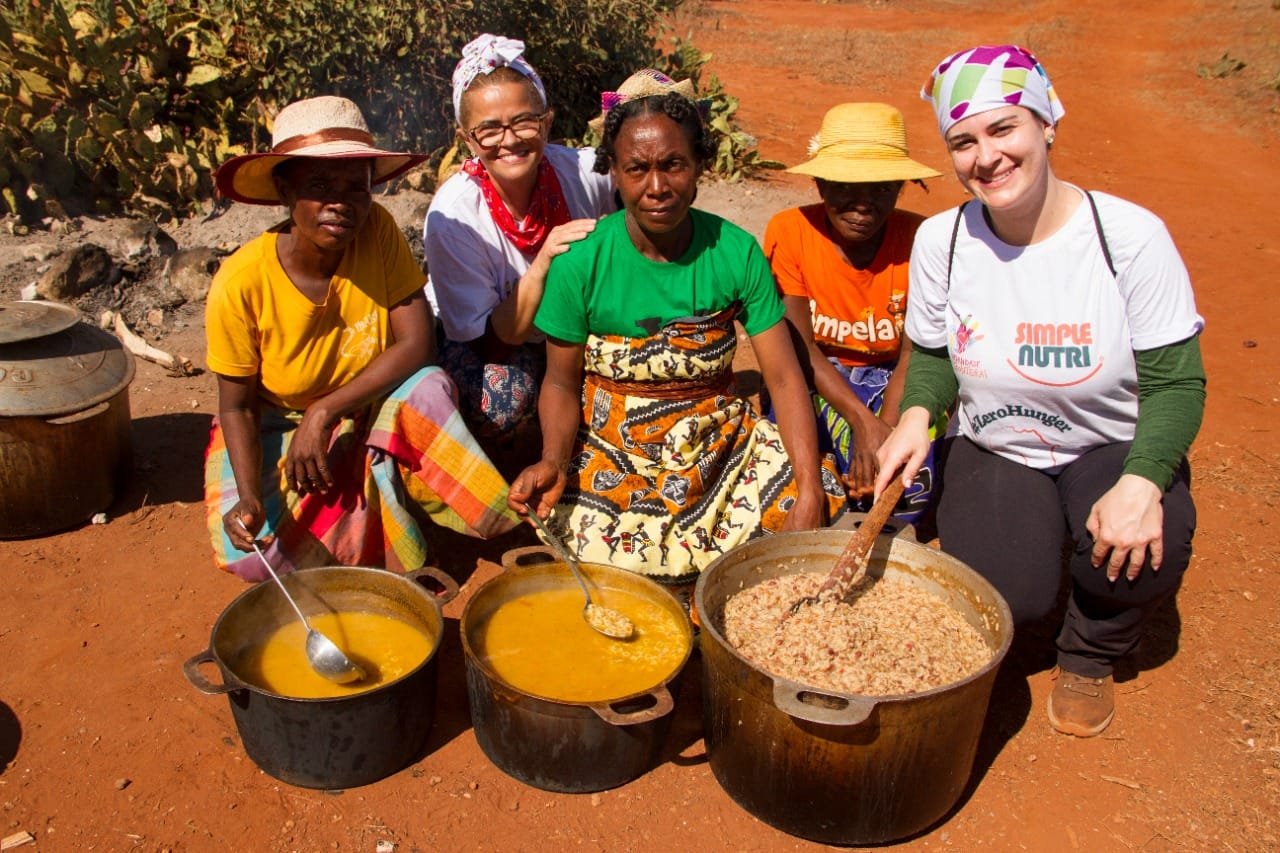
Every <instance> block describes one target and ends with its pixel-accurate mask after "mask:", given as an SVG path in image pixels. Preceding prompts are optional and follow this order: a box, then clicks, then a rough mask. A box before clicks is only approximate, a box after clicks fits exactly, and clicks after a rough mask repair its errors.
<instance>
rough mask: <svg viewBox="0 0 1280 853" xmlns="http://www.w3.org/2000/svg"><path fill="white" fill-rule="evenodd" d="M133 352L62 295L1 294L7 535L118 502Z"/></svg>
mask: <svg viewBox="0 0 1280 853" xmlns="http://www.w3.org/2000/svg"><path fill="white" fill-rule="evenodd" d="M133 374H134V362H133V356H132V355H130V354H129V353H128V352H126V351H125V350H124V347H123V346H122V345H121V343H120V341H118V340H117V339H116V338H115V337H114V336H113V335H110V334H108V333H106V332H104V331H102V330H101V329H96V328H94V327H93V326H90V325H89V324H87V323H82V322H80V312H79V311H77V310H76V309H75V308H72V307H71V306H69V305H62V304H60V303H56V302H0V539H5V538H11V537H21V536H41V535H44V534H46V533H52V532H53V531H55V530H61V529H63V528H66V527H71V526H72V525H75V524H78V523H80V522H83V521H87V520H88V519H89V518H90V517H91V516H92V515H93V514H94V513H96V512H100V511H102V510H104V509H106V508H107V507H108V506H110V505H111V502H112V500H113V499H114V498H115V496H116V495H117V494H118V492H119V491H120V490H121V488H122V487H123V485H124V482H125V480H126V478H127V476H128V474H129V470H130V467H131V465H132V438H131V426H132V424H131V420H130V416H129V383H130V382H132V381H133Z"/></svg>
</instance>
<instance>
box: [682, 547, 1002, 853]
mask: <svg viewBox="0 0 1280 853" xmlns="http://www.w3.org/2000/svg"><path fill="white" fill-rule="evenodd" d="M851 535H852V534H851V533H850V532H849V531H846V530H835V529H828V530H816V531H807V532H796V533H781V534H778V535H775V536H768V537H764V538H761V539H755V540H753V541H751V542H747V543H745V544H743V545H740V546H739V547H737V548H734V549H733V550H732V551H730V552H728V553H727V554H724V555H723V556H721V557H719V558H717V559H716V560H715V561H714V562H713V563H712V564H711V565H710V566H708V567H707V568H706V570H704V571H703V573H702V577H701V578H699V580H698V585H697V588H696V589H695V592H694V596H695V601H696V604H697V608H698V613H699V614H700V616H701V620H702V635H701V638H700V648H701V651H702V660H703V720H704V725H705V734H706V742H707V755H708V759H709V761H710V764H711V770H712V772H713V773H714V774H715V777H716V780H717V781H718V782H719V783H720V785H721V787H723V788H724V789H725V791H726V792H727V793H728V794H729V795H730V796H731V797H733V799H734V800H735V801H737V803H738V804H739V805H741V806H742V807H743V808H745V809H746V810H747V811H749V812H750V813H751V814H753V815H755V816H756V817H758V818H759V819H761V820H763V821H764V822H766V823H768V824H771V825H772V826H775V827H777V828H778V829H781V830H783V831H785V832H789V833H792V834H793V835H798V836H801V837H804V838H808V839H812V840H814V841H819V842H822V843H825V844H841V845H850V844H854V845H862V844H879V843H882V842H886V841H892V840H894V839H899V838H903V837H905V836H908V835H911V834H913V833H916V832H919V831H920V830H923V829H925V828H927V827H929V826H930V825H932V824H933V823H935V822H936V821H938V820H939V819H940V818H942V817H943V816H944V815H945V814H946V813H947V812H948V811H949V810H950V809H951V808H952V807H953V806H954V805H955V803H956V801H957V800H958V799H959V797H960V794H961V793H962V792H963V790H964V787H965V785H966V783H967V782H968V779H969V774H970V771H971V770H972V768H973V760H974V756H975V754H976V752H977V748H978V739H979V736H980V735H981V733H982V727H983V723H984V721H985V719H986V712H987V702H988V700H989V699H990V696H991V688H992V685H993V683H994V682H995V677H996V672H997V669H998V668H999V666H1000V662H1001V661H1002V660H1003V659H1004V656H1005V654H1006V653H1007V652H1008V650H1009V645H1010V643H1011V641H1012V639H1013V620H1012V616H1011V614H1010V612H1009V607H1008V605H1007V604H1006V603H1005V602H1004V599H1002V598H1001V597H1000V595H999V593H997V592H996V591H995V589H994V588H993V587H992V586H991V585H990V584H989V583H987V581H986V580H984V579H983V578H982V577H980V576H979V575H978V574H977V573H976V572H974V571H973V570H972V569H970V568H969V567H967V566H965V565H964V564H963V563H961V562H960V561H959V560H956V559H955V558H954V557H950V556H948V555H947V554H944V553H942V552H940V551H936V550H934V549H932V548H929V547H927V546H924V545H921V544H919V543H917V542H915V541H914V540H913V538H911V537H909V536H908V537H898V538H890V537H888V536H881V537H880V538H879V539H878V540H877V541H876V544H875V546H874V547H873V549H872V552H871V555H870V565H869V567H868V574H869V575H870V576H872V577H877V576H882V575H887V574H893V573H898V574H903V575H908V576H910V577H911V579H912V580H913V581H914V582H916V583H918V584H919V585H921V586H923V587H925V588H926V589H928V590H929V591H930V592H932V593H934V594H936V595H938V596H940V597H941V598H942V599H943V600H945V601H946V602H948V603H949V604H950V605H951V606H952V607H953V608H954V609H956V610H957V611H958V612H959V613H960V614H961V615H962V616H963V617H964V618H965V620H966V621H968V622H969V623H970V624H971V625H972V626H973V627H974V628H976V629H977V630H978V631H979V633H980V634H981V635H982V636H983V637H984V639H985V640H986V642H987V644H988V646H989V647H990V649H991V652H992V658H991V660H990V662H988V663H987V664H986V665H985V666H983V667H982V668H981V669H979V670H978V671H977V672H975V673H973V674H972V675H970V676H969V677H967V678H964V679H962V680H960V681H958V682H955V683H953V684H948V685H944V686H942V687H938V688H936V689H933V690H926V691H923V692H919V693H912V694H906V695H899V696H860V695H856V694H848V693H836V692H833V691H828V690H821V689H817V688H814V687H810V686H806V685H803V684H799V683H797V682H794V681H791V680H789V679H786V678H782V677H779V676H774V675H772V674H770V673H768V672H766V671H765V670H763V669H761V668H760V667H758V666H756V665H755V664H753V663H752V662H750V661H748V660H747V659H746V658H744V657H742V656H741V655H740V654H738V652H737V651H736V650H735V649H734V648H732V647H731V646H730V645H729V644H728V642H727V641H726V640H725V638H724V607H725V602H726V601H727V600H728V599H729V597H730V596H732V595H733V594H734V593H736V592H738V591H739V590H741V589H745V588H747V587H750V586H754V585H755V584H758V583H761V582H763V581H765V580H767V579H769V578H773V577H778V576H781V575H790V574H797V573H800V572H820V573H824V574H825V573H826V572H827V571H829V570H830V568H831V566H832V565H833V564H834V563H835V561H836V559H837V558H838V557H839V556H840V554H841V552H842V551H843V550H844V547H845V545H846V544H847V543H848V541H849V538H850V536H851Z"/></svg>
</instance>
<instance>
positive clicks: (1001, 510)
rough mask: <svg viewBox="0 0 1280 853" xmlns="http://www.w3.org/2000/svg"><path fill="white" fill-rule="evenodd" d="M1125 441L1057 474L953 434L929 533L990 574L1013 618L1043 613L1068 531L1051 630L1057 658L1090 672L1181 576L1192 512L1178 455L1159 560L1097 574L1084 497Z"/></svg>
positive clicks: (1110, 469)
mask: <svg viewBox="0 0 1280 853" xmlns="http://www.w3.org/2000/svg"><path fill="white" fill-rule="evenodd" d="M1129 447H1130V443H1129V442H1124V443H1121V444H1112V445H1105V446H1103V447H1098V448H1095V449H1094V450H1091V451H1089V452H1088V453H1086V454H1085V455H1083V456H1081V457H1080V458H1079V459H1077V460H1076V461H1075V462H1072V463H1071V464H1070V465H1068V466H1067V467H1066V468H1065V469H1063V470H1062V471H1061V472H1060V473H1058V474H1056V475H1053V474H1046V473H1045V472H1043V471H1038V470H1036V469H1034V468H1028V467H1027V466H1025V465H1020V464H1018V463H1016V462H1011V461H1009V460H1007V459H1005V458H1004V457H1002V456H997V455H996V454H994V453H991V452H989V451H987V450H983V449H982V448H980V447H978V446H977V445H976V444H974V443H973V442H971V441H969V440H968V439H967V438H963V437H960V438H956V439H955V440H954V441H952V442H951V447H950V448H948V452H947V453H946V460H945V462H944V463H943V468H942V494H941V497H940V499H939V503H938V537H939V540H940V542H941V545H942V549H943V550H944V551H946V552H947V553H948V554H952V555H954V556H955V557H956V558H958V559H960V560H962V561H964V562H965V563H967V564H968V565H969V566H971V567H972V568H973V569H974V570H975V571H977V572H978V573H979V574H981V575H982V576H983V577H985V578H986V579H987V580H988V581H990V582H991V584H992V585H993V586H995V588H996V589H997V590H999V591H1000V594H1001V595H1003V596H1004V598H1005V600H1006V601H1007V602H1008V603H1009V608H1010V609H1011V610H1012V611H1013V620H1014V624H1015V625H1025V624H1027V623H1030V622H1034V621H1036V620H1038V619H1040V618H1043V617H1044V616H1046V615H1047V614H1048V613H1049V611H1050V610H1051V609H1052V608H1053V606H1054V604H1055V603H1056V601H1057V597H1058V591H1059V589H1060V585H1061V580H1062V546H1063V542H1064V537H1066V536H1068V535H1069V536H1070V543H1071V555H1070V560H1069V571H1070V574H1071V597H1070V599H1069V601H1068V603H1067V612H1066V618H1065V620H1064V622H1063V625H1062V630H1061V632H1060V633H1059V635H1058V641H1057V645H1058V665H1059V666H1061V667H1062V668H1063V669H1066V670H1069V671H1071V672H1074V673H1077V674H1079V675H1084V676H1088V677H1091V678H1097V677H1102V676H1105V675H1110V674H1111V671H1112V667H1113V664H1114V662H1115V661H1116V659H1118V658H1120V657H1122V656H1124V655H1125V654H1128V653H1129V652H1130V651H1132V650H1133V648H1134V646H1136V645H1137V644H1138V640H1139V639H1141V636H1142V627H1143V624H1144V622H1145V621H1146V618H1147V617H1148V616H1149V615H1150V614H1151V612H1152V611H1153V610H1154V609H1155V607H1156V605H1158V604H1159V603H1160V602H1161V601H1162V600H1163V599H1164V598H1165V597H1166V596H1169V595H1171V594H1173V593H1174V592H1175V591H1176V590H1177V589H1178V585H1179V584H1180V583H1181V582H1182V574H1183V572H1184V571H1186V568H1187V563H1188V562H1189V561H1190V559H1191V537H1192V535H1193V534H1194V533H1195V526H1196V511H1195V505H1194V504H1193V503H1192V501H1191V492H1190V490H1189V480H1190V470H1189V469H1188V467H1187V465H1186V463H1185V461H1184V462H1183V465H1182V467H1181V468H1180V470H1179V471H1178V472H1177V474H1176V475H1175V477H1174V480H1173V484H1172V485H1171V486H1170V487H1169V489H1168V490H1167V491H1166V492H1165V493H1164V500H1163V503H1164V561H1163V563H1162V565H1161V567H1160V571H1158V572H1153V571H1152V570H1151V566H1150V564H1149V562H1148V563H1146V564H1144V565H1143V566H1142V571H1141V573H1140V574H1139V575H1138V577H1137V579H1135V580H1133V581H1129V580H1126V579H1125V577H1124V574H1123V573H1122V574H1121V576H1120V578H1119V579H1118V580H1116V581H1115V582H1110V581H1108V580H1107V575H1106V566H1105V563H1104V564H1103V566H1101V567H1099V568H1096V569H1095V568H1094V567H1093V565H1092V564H1091V563H1090V552H1091V551H1092V549H1093V537H1092V536H1090V535H1089V532H1088V531H1087V530H1086V529H1085V522H1086V521H1087V520H1088V518H1089V511H1090V509H1092V507H1093V504H1094V503H1095V502H1096V501H1097V500H1098V499H1099V498H1100V497H1102V495H1103V494H1104V493H1105V492H1106V491H1107V490H1108V489H1110V488H1111V487H1112V486H1113V485H1115V482H1116V480H1117V479H1119V477H1120V474H1121V469H1122V468H1123V465H1124V460H1125V457H1126V456H1127V455H1128V452H1129Z"/></svg>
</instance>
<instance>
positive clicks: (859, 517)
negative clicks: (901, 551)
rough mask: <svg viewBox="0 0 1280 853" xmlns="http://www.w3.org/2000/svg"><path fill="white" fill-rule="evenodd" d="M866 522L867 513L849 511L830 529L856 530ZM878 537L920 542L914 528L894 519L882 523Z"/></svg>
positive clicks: (912, 525)
mask: <svg viewBox="0 0 1280 853" xmlns="http://www.w3.org/2000/svg"><path fill="white" fill-rule="evenodd" d="M866 520H867V513H865V512H858V511H855V510H850V511H849V512H846V513H844V514H843V515H841V516H840V518H839V519H838V520H837V521H836V523H835V524H833V525H831V529H832V530H857V529H858V527H859V526H861V524H862V522H864V521H866ZM880 536H885V537H888V538H889V539H901V540H903V541H904V542H915V543H919V542H920V538H919V537H918V536H916V526H915V525H914V524H908V523H907V522H905V521H899V520H898V519H896V518H890V519H889V520H888V521H886V522H885V523H884V527H883V528H881V530H880ZM877 538H879V537H877Z"/></svg>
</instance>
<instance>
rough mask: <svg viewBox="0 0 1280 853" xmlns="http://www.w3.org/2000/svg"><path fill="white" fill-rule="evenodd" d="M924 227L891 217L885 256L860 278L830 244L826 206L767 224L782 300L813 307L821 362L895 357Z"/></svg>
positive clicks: (912, 217)
mask: <svg viewBox="0 0 1280 853" xmlns="http://www.w3.org/2000/svg"><path fill="white" fill-rule="evenodd" d="M923 221H924V217H922V216H920V215H919V214H915V213H910V212H908V211H905V210H894V211H893V212H892V213H890V214H889V219H888V221H887V222H886V223H885V235H884V242H883V243H881V244H880V251H879V252H877V253H876V257H875V260H873V261H872V262H871V265H870V266H869V267H867V268H866V269H865V270H860V269H857V268H856V267H854V266H853V265H852V264H850V263H849V262H848V261H847V260H845V257H844V255H843V254H842V253H841V252H840V249H839V248H837V246H836V244H835V242H834V241H833V240H832V238H831V224H830V223H829V222H828V221H827V213H826V209H825V208H824V207H823V205H822V204H810V205H805V206H804V207H793V208H791V209H789V210H784V211H782V212H781V213H779V214H777V215H776V216H774V217H773V218H772V219H771V220H769V225H768V227H766V228H765V232H764V253H765V257H767V258H768V259H769V266H770V267H772V268H773V276H774V278H775V279H777V282H778V288H779V289H780V290H781V291H782V293H783V295H784V296H803V297H804V298H805V299H808V300H809V314H810V316H811V317H812V319H813V337H814V340H815V341H816V342H817V344H818V349H820V350H821V351H822V352H823V353H824V354H826V355H827V356H829V357H832V358H837V359H839V360H840V361H841V362H842V363H843V364H846V365H849V366H851V367H862V366H866V365H871V364H881V363H883V362H886V361H893V360H894V359H896V358H897V357H898V350H899V348H900V347H901V341H902V323H903V319H904V317H905V314H906V310H907V267H908V263H909V261H910V260H911V242H912V240H914V239H915V235H916V229H917V228H919V227H920V223H921V222H923Z"/></svg>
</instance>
